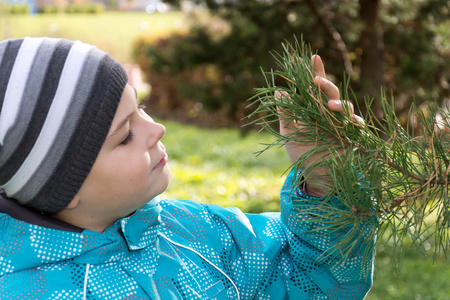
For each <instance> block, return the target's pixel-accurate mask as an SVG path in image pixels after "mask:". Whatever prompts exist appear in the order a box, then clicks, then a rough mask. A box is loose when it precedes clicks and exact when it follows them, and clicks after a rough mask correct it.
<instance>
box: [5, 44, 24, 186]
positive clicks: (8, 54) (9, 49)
mask: <svg viewBox="0 0 450 300" xmlns="http://www.w3.org/2000/svg"><path fill="white" fill-rule="evenodd" d="M22 42H23V39H20V40H12V41H8V45H7V46H6V50H5V53H4V54H3V59H2V62H1V64H0V114H1V113H2V107H3V101H4V100H5V94H6V88H7V87H8V82H9V78H10V77H11V71H12V68H13V66H14V63H15V61H16V57H17V53H19V49H20V46H21V45H22ZM0 182H1V181H0Z"/></svg>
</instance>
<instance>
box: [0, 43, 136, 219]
mask: <svg viewBox="0 0 450 300" xmlns="http://www.w3.org/2000/svg"><path fill="white" fill-rule="evenodd" d="M127 81H128V78H127V75H126V73H125V70H124V69H123V67H122V66H121V65H120V64H119V63H118V62H117V61H115V60H113V59H112V58H111V57H110V56H109V55H108V54H106V53H105V52H102V51H100V50H98V49H97V48H95V47H94V46H91V45H87V44H84V43H81V42H79V41H77V42H72V41H67V40H63V39H51V38H24V39H16V40H7V41H4V42H0V188H2V189H4V190H5V192H6V194H7V195H8V196H9V197H12V198H15V199H16V200H17V201H18V202H19V203H21V204H24V205H27V206H30V207H33V208H35V209H37V210H39V211H41V212H45V213H49V214H53V213H56V212H58V211H61V210H62V209H64V208H65V207H66V206H67V205H68V204H69V203H70V201H71V200H72V199H73V197H74V196H75V195H76V193H77V192H78V190H79V189H80V187H81V185H82V184H83V182H84V180H85V179H86V177H87V175H88V173H89V172H90V170H91V167H92V165H93V164H94V161H95V159H96V158H97V155H98V153H99V151H100V148H101V147H102V145H103V142H104V140H105V138H106V135H107V133H108V131H109V128H110V126H111V122H112V120H113V117H114V114H115V112H116V109H117V106H118V104H119V101H120V98H121V96H122V92H123V90H124V88H125V85H126V83H127Z"/></svg>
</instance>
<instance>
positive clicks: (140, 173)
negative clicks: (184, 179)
mask: <svg viewBox="0 0 450 300" xmlns="http://www.w3.org/2000/svg"><path fill="white" fill-rule="evenodd" d="M165 132H166V129H165V128H164V126H163V125H161V124H158V123H155V122H154V121H153V119H152V118H151V117H150V116H148V115H147V114H146V113H145V112H144V110H143V109H141V108H139V107H138V105H137V102H136V92H135V90H134V89H133V88H132V87H131V86H130V85H127V86H126V87H125V90H124V92H123V95H122V98H121V100H120V103H119V106H118V108H117V112H116V115H115V116H114V119H113V122H112V125H111V129H110V131H109V133H108V136H107V137H106V140H105V143H104V144H103V146H102V149H101V150H100V153H99V155H98V157H97V160H96V161H95V163H94V165H93V167H92V170H91V172H90V173H89V175H88V177H87V178H86V181H85V182H84V183H83V185H82V186H81V189H80V190H79V192H78V194H77V196H79V197H80V199H81V203H84V204H85V205H88V206H89V210H90V211H92V215H93V216H95V215H103V216H104V215H105V214H108V216H109V217H112V218H115V219H119V218H121V217H124V216H127V215H129V214H131V213H133V212H134V211H135V210H136V209H138V208H140V207H141V206H143V205H144V204H145V203H147V202H148V201H149V200H150V199H152V198H154V197H155V196H157V195H159V194H160V193H162V192H163V191H164V190H165V189H166V188H167V186H168V184H169V180H170V169H169V166H168V165H167V154H166V150H165V148H164V145H163V144H162V143H161V138H162V137H163V136H164V134H165Z"/></svg>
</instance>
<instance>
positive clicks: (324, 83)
mask: <svg viewBox="0 0 450 300" xmlns="http://www.w3.org/2000/svg"><path fill="white" fill-rule="evenodd" d="M314 85H315V86H317V87H318V88H319V89H321V90H322V92H324V94H325V95H326V96H327V97H328V99H339V98H340V95H339V89H338V87H337V86H335V85H334V83H332V82H331V81H329V80H328V79H326V78H324V77H320V76H316V77H315V78H314Z"/></svg>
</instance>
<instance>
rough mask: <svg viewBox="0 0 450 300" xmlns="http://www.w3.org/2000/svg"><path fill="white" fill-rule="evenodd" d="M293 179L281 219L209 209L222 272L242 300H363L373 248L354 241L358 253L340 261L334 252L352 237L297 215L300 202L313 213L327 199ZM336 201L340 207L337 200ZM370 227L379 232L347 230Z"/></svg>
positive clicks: (369, 279)
mask: <svg viewBox="0 0 450 300" xmlns="http://www.w3.org/2000/svg"><path fill="white" fill-rule="evenodd" d="M294 178H295V173H294V172H291V173H290V174H289V175H288V177H287V179H286V181H285V184H284V186H283V188H282V190H281V215H280V213H264V214H244V213H242V212H241V211H240V210H238V209H236V208H221V207H218V206H215V205H205V206H204V207H205V208H206V210H207V214H206V215H208V216H210V217H211V218H212V219H211V224H214V225H212V227H211V229H212V230H211V231H210V232H208V236H207V239H211V240H210V241H209V242H208V244H210V245H211V244H214V245H215V247H216V250H217V251H221V255H220V257H221V259H220V261H221V264H222V266H221V267H222V269H223V270H225V271H226V272H227V273H228V274H229V275H230V277H231V278H232V279H233V280H234V281H235V283H236V285H237V287H238V289H239V291H240V295H241V299H270V300H277V299H280V300H281V299H282V300H284V299H302V300H303V299H345V300H358V299H363V298H364V297H365V295H366V294H367V292H368V291H369V289H370V287H371V285H372V270H373V250H372V249H370V245H372V244H373V243H371V242H369V243H368V246H363V245H364V243H360V241H352V240H349V241H348V242H349V243H350V244H351V245H355V247H353V248H352V249H353V251H352V252H351V253H350V255H349V256H348V257H347V258H346V259H345V260H341V257H340V255H339V252H338V251H333V249H335V246H336V245H337V243H338V242H339V241H340V240H341V239H342V238H345V237H346V236H347V234H346V230H337V231H336V230H333V231H329V232H328V231H327V229H326V228H325V227H326V226H324V225H323V224H320V223H318V222H317V221H315V220H314V218H311V217H310V216H308V215H306V214H305V213H304V212H303V211H300V210H297V209H296V208H295V206H294V205H295V204H296V202H297V201H302V202H303V204H305V202H306V203H307V204H306V205H307V206H310V207H312V208H313V206H314V205H319V204H320V202H321V201H324V200H325V199H319V198H313V197H309V196H307V195H304V194H302V193H301V192H300V191H295V190H293V188H292V184H291V183H292V182H293V179H294ZM332 198H335V199H332V202H333V201H334V202H336V203H335V204H336V206H339V204H338V203H337V200H338V197H332ZM327 201H328V200H327ZM308 202H310V203H308ZM309 211H311V208H310V209H309ZM204 219H205V220H206V219H207V218H204ZM370 226H375V227H376V223H375V221H373V222H368V223H365V222H355V223H354V224H352V226H349V227H348V230H362V231H364V230H367V229H369V228H370ZM375 227H374V228H375ZM213 228H214V229H213ZM219 248H220V249H219Z"/></svg>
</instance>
